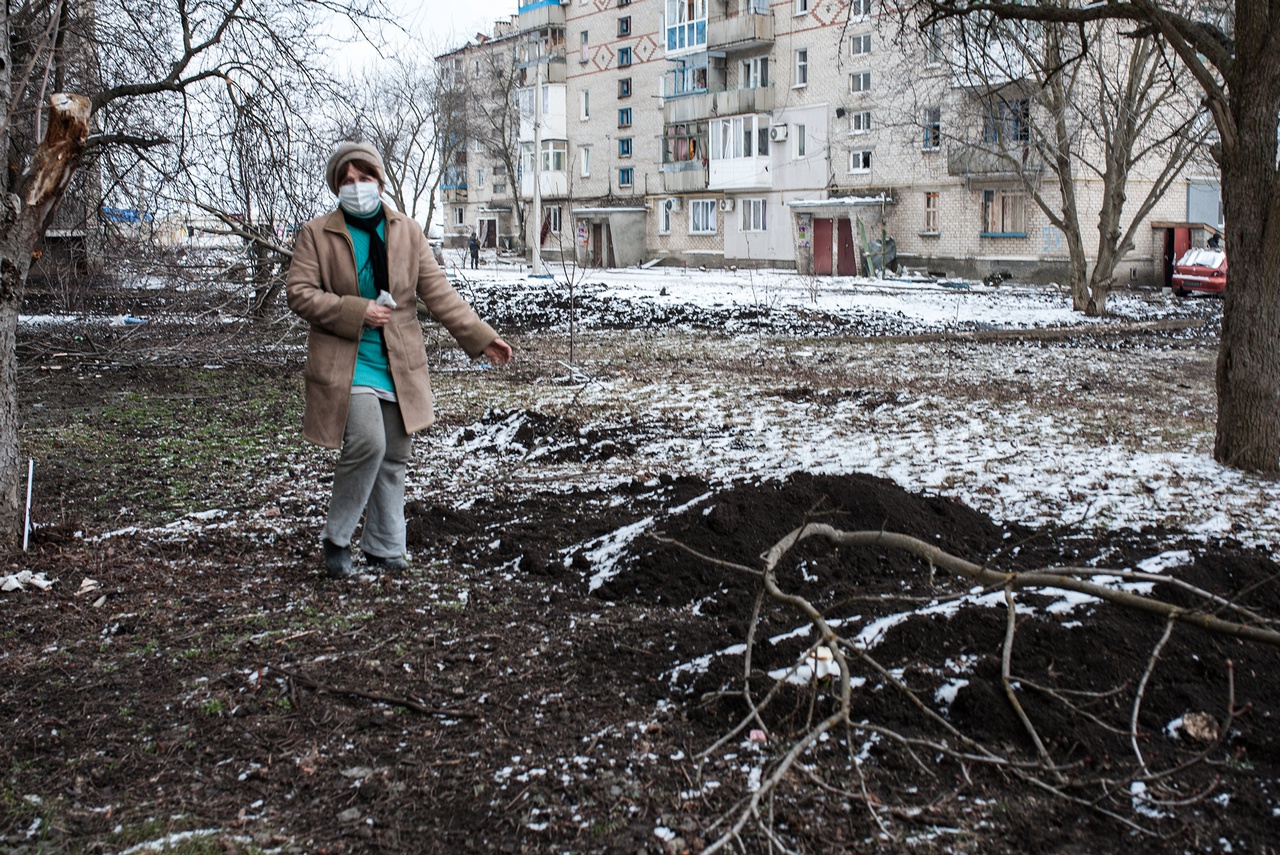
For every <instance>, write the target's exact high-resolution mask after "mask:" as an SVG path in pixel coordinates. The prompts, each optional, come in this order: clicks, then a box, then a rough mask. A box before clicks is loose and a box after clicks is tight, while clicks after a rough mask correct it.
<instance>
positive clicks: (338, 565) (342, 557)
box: [321, 538, 356, 579]
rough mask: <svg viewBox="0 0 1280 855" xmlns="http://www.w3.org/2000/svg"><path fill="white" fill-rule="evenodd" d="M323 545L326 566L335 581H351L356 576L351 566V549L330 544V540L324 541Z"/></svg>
mask: <svg viewBox="0 0 1280 855" xmlns="http://www.w3.org/2000/svg"><path fill="white" fill-rule="evenodd" d="M321 544H322V545H323V546H324V566H325V569H327V570H328V571H329V575H330V576H332V577H333V578H335V579H349V578H351V577H352V576H354V575H356V571H355V568H353V567H352V566H351V549H350V547H346V546H338V545H337V544H336V543H330V542H329V540H328V538H326V539H324V540H322V541H321Z"/></svg>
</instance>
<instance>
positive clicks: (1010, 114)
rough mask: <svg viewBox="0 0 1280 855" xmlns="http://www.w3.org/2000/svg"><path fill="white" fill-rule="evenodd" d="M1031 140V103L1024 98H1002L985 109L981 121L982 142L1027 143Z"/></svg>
mask: <svg viewBox="0 0 1280 855" xmlns="http://www.w3.org/2000/svg"><path fill="white" fill-rule="evenodd" d="M1030 139H1031V102H1030V101H1028V100H1027V99H1026V98H1017V99H1014V100H1012V101H1006V100H1004V99H1003V98H1002V99H1000V100H999V101H996V102H995V103H994V104H991V105H989V106H988V107H987V112H986V115H985V116H984V117H983V120H982V141H983V142H989V143H1006V144H1007V143H1014V142H1023V143H1024V142H1028V141H1030Z"/></svg>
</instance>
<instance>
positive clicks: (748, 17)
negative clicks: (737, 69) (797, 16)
mask: <svg viewBox="0 0 1280 855" xmlns="http://www.w3.org/2000/svg"><path fill="white" fill-rule="evenodd" d="M773 31H774V26H773V11H772V10H769V9H765V10H758V11H748V12H741V13H739V14H737V15H730V16H726V17H717V18H712V19H710V20H709V21H708V22H707V50H715V51H723V52H724V53H726V54H730V53H736V52H738V51H748V50H758V49H761V48H766V47H769V46H770V45H772V44H773V42H774V32H773Z"/></svg>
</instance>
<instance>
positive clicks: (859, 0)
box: [849, 0, 871, 20]
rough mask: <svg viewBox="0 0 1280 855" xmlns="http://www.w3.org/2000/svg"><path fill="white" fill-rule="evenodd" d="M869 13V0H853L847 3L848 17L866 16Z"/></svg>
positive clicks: (868, 15)
mask: <svg viewBox="0 0 1280 855" xmlns="http://www.w3.org/2000/svg"><path fill="white" fill-rule="evenodd" d="M870 15H871V0H853V2H852V3H850V4H849V18H850V19H851V20H852V19H854V18H867V17H870Z"/></svg>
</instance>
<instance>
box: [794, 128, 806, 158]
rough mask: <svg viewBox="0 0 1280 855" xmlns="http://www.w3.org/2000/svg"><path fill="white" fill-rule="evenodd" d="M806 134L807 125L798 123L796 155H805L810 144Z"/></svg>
mask: <svg viewBox="0 0 1280 855" xmlns="http://www.w3.org/2000/svg"><path fill="white" fill-rule="evenodd" d="M805 136H806V135H805V126H804V125H796V157H804V156H805V147H806V146H807V145H808V140H807V139H806V138H805Z"/></svg>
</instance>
